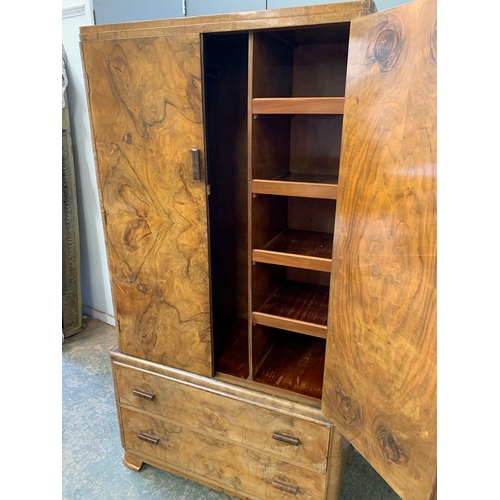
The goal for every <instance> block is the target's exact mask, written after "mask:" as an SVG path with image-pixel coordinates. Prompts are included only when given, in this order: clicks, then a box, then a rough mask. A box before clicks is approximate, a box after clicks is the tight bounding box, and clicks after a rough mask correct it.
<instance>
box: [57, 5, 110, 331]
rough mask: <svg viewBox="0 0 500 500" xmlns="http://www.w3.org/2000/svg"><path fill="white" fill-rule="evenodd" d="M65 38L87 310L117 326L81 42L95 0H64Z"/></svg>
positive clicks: (63, 25) (90, 18)
mask: <svg viewBox="0 0 500 500" xmlns="http://www.w3.org/2000/svg"><path fill="white" fill-rule="evenodd" d="M62 17H63V19H62V42H63V45H64V49H65V50H66V55H67V58H68V62H67V68H66V71H67V75H68V103H67V105H69V113H70V120H71V129H72V130H71V133H72V141H73V154H74V158H75V171H76V184H77V197H78V219H79V225H80V253H81V255H80V261H81V282H82V303H83V314H85V315H88V316H92V317H94V318H98V319H100V320H102V321H105V322H106V323H109V324H112V325H114V311H113V301H112V297H111V287H110V283H109V272H108V264H107V258H106V249H105V242H104V233H103V229H102V223H101V211H100V207H99V197H98V191H97V182H96V174H95V167H94V157H93V153H92V140H91V136H90V124H89V116H88V112H87V101H86V94H85V86H84V83H83V82H84V80H83V70H82V63H81V57H80V47H79V27H80V26H88V25H90V24H94V21H93V9H92V0H63V2H62Z"/></svg>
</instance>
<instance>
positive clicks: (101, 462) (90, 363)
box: [62, 318, 399, 500]
mask: <svg viewBox="0 0 500 500" xmlns="http://www.w3.org/2000/svg"><path fill="white" fill-rule="evenodd" d="M115 345H116V337H115V329H114V327H112V326H109V325H107V324H105V323H102V322H100V321H98V320H95V319H93V318H86V319H85V330H84V331H83V332H81V333H79V334H77V335H74V336H72V337H69V338H67V339H66V340H65V341H64V343H63V345H62V387H63V393H62V412H63V413H62V420H63V426H62V433H63V434H62V498H63V499H64V500H73V499H92V500H101V499H102V500H105V499H117V500H126V499H142V500H157V499H158V500H160V499H161V500H222V499H225V500H229V499H231V497H229V496H228V495H224V494H223V493H219V492H217V491H214V490H211V489H209V488H206V487H204V486H201V485H199V484H197V483H194V482H192V481H188V480H187V479H183V478H181V477H179V476H175V475H174V474H170V473H168V472H165V471H162V470H160V469H157V468H155V467H151V466H149V465H144V467H143V468H142V469H141V471H140V472H133V471H132V470H130V469H128V468H127V467H125V466H124V465H123V464H122V462H121V459H122V453H123V449H122V447H121V443H120V435H119V432H118V421H117V417H116V407H115V397H114V393H113V383H112V380H111V368H110V361H109V350H110V349H111V348H113V347H114V346H115ZM340 500H399V497H398V496H397V495H396V494H395V493H394V491H393V490H392V489H391V488H390V487H389V486H388V485H387V483H385V481H383V479H382V478H381V477H380V476H379V475H378V474H377V473H376V472H375V471H374V470H373V468H372V467H371V466H370V465H369V464H368V463H367V462H366V461H365V460H364V459H363V457H362V456H361V455H360V454H359V453H357V452H355V453H354V457H353V461H352V464H350V465H347V466H346V474H345V478H344V482H343V485H342V490H341V494H340Z"/></svg>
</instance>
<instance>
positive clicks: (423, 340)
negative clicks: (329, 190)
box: [323, 0, 437, 500]
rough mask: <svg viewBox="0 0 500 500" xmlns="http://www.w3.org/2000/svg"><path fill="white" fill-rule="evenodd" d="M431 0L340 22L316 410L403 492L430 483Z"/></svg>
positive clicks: (420, 499)
mask: <svg viewBox="0 0 500 500" xmlns="http://www.w3.org/2000/svg"><path fill="white" fill-rule="evenodd" d="M436 73H437V71H436V3H435V0H418V1H416V2H414V3H410V4H406V5H403V6H400V7H397V8H394V9H391V10H387V11H383V12H380V13H377V14H373V15H370V16H367V17H364V18H361V19H357V20H355V21H353V22H352V24H351V33H350V46H349V59H348V69H347V83H346V102H345V111H344V123H343V143H342V152H341V162H340V176H339V193H338V202H337V212H336V219H335V235H334V250H333V264H332V278H331V291H330V309H329V310H330V313H329V314H330V315H329V319H328V340H327V353H326V363H325V382H324V389H323V411H324V413H325V414H326V415H327V416H328V417H329V418H330V419H331V421H332V422H333V423H334V424H335V425H336V426H337V427H338V429H339V430H340V431H341V432H342V433H343V434H344V435H345V436H346V438H347V439H349V441H350V442H351V443H352V444H353V445H354V447H355V448H356V449H357V450H358V451H359V452H360V453H361V454H362V455H363V456H364V457H365V458H366V459H367V460H368V462H369V463H370V464H371V465H372V466H373V467H374V468H375V469H376V470H377V471H378V473H379V474H380V475H381V476H382V477H383V478H384V479H385V480H386V481H387V482H388V483H389V484H390V485H391V486H392V488H394V490H395V491H396V492H397V493H398V495H400V496H401V498H403V499H404V500H427V499H429V498H430V497H431V496H432V495H434V493H435V485H436V156H437V153H436V148H437V147H436V87H437V83H436Z"/></svg>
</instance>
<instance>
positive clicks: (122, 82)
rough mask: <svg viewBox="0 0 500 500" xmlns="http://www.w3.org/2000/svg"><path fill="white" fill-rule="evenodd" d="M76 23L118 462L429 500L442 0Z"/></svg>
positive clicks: (332, 492) (253, 492)
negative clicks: (354, 478) (352, 464)
mask: <svg viewBox="0 0 500 500" xmlns="http://www.w3.org/2000/svg"><path fill="white" fill-rule="evenodd" d="M374 11H375V7H374V4H373V2H371V1H361V2H347V3H337V4H331V5H318V6H312V7H297V8H292V9H280V10H275V11H257V12H250V13H243V14H231V15H217V16H206V17H193V18H182V19H167V20H163V21H145V22H138V23H126V24H119V25H101V26H88V27H82V28H81V33H80V38H81V51H82V58H83V64H84V73H85V75H86V86H87V87H86V88H87V93H88V104H89V111H90V116H91V127H92V137H93V143H94V153H95V160H96V169H97V178H98V185H99V193H100V201H101V207H102V216H103V225H104V230H105V235H106V245H107V253H108V262H109V268H110V276H111V282H112V290H113V299H114V307H115V317H116V324H117V333H118V346H117V348H116V349H115V350H113V351H112V352H111V361H112V369H113V370H112V371H113V377H114V384H115V394H116V401H117V408H118V417H119V424H120V431H121V438H122V445H123V447H124V450H125V452H124V457H123V461H124V464H125V465H127V466H128V467H130V468H132V469H135V470H139V469H140V467H141V465H142V464H143V463H148V464H151V465H154V466H157V467H161V468H163V469H166V470H169V471H171V472H174V473H176V474H180V475H182V476H185V477H187V478H189V479H192V480H194V481H198V482H201V483H203V484H206V485H208V486H210V487H213V488H216V489H219V490H221V491H224V492H227V493H228V494H230V495H233V496H236V497H239V498H249V499H278V498H279V499H285V498H299V499H304V500H305V499H307V500H316V499H329V500H334V499H336V498H337V497H338V492H339V488H340V484H341V480H342V475H343V470H344V464H345V463H346V457H347V455H348V452H349V446H352V445H353V446H355V447H356V448H357V449H358V450H359V451H360V453H362V454H363V455H364V457H365V458H366V459H367V460H368V461H369V462H370V463H371V464H372V465H373V467H374V468H375V469H376V470H377V471H378V472H379V473H380V474H381V475H382V476H383V477H384V478H385V479H386V480H387V482H388V483H389V484H390V485H391V486H392V487H393V488H394V490H395V491H396V492H397V493H398V494H399V495H400V496H401V498H403V499H404V500H427V499H429V498H433V497H435V495H436V57H437V55H436V6H435V2H434V0H418V1H416V2H414V3H410V4H406V5H403V6H400V7H397V8H395V9H390V10H387V11H383V12H380V13H376V12H374Z"/></svg>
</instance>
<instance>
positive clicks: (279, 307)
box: [252, 281, 329, 339]
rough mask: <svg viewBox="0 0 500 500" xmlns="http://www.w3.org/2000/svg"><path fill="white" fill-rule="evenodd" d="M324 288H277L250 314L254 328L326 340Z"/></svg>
mask: <svg viewBox="0 0 500 500" xmlns="http://www.w3.org/2000/svg"><path fill="white" fill-rule="evenodd" d="M328 291H329V289H328V287H326V286H321V285H311V284H308V283H299V282H294V281H286V282H284V283H283V284H282V285H280V286H278V287H277V288H276V289H275V290H274V292H273V293H272V294H271V295H270V297H269V298H268V299H267V300H266V302H265V303H264V304H263V306H262V307H261V308H260V311H255V312H253V313H252V322H253V323H254V324H257V325H264V326H269V327H272V328H279V329H281V330H290V331H292V332H296V333H301V334H304V335H309V336H312V337H319V338H323V339H325V338H326V333H327V328H326V325H327V318H328Z"/></svg>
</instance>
